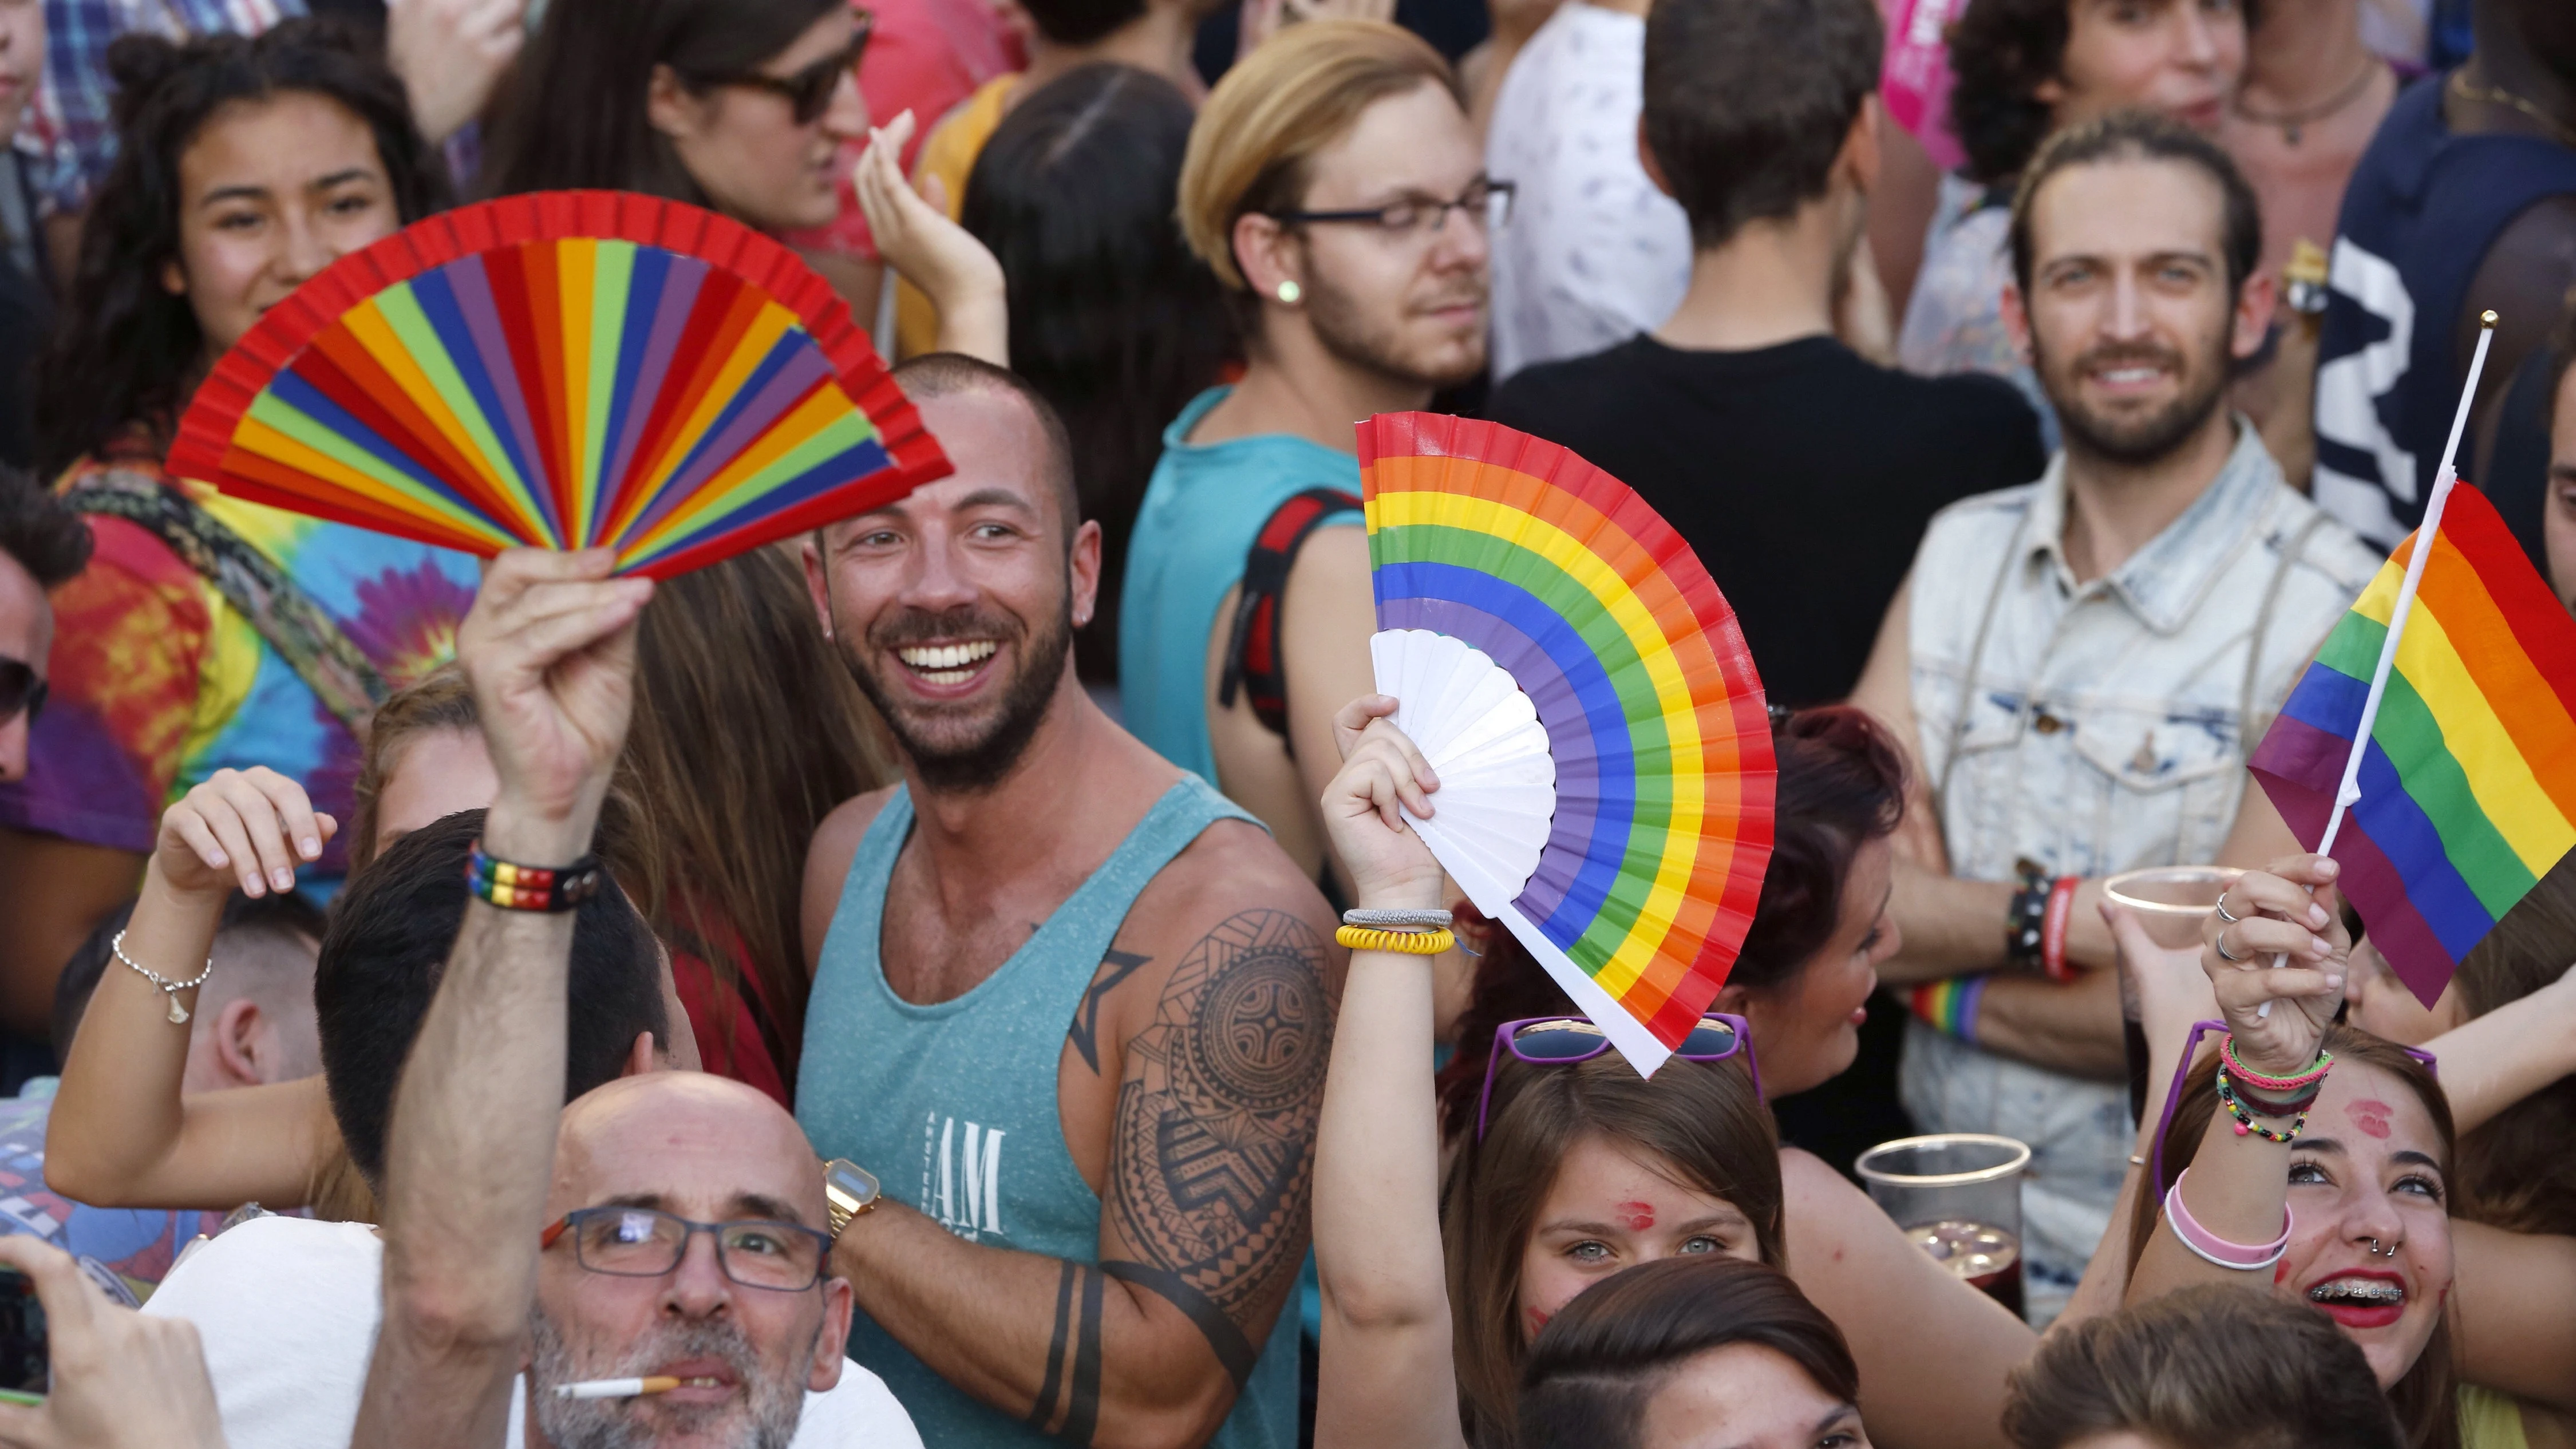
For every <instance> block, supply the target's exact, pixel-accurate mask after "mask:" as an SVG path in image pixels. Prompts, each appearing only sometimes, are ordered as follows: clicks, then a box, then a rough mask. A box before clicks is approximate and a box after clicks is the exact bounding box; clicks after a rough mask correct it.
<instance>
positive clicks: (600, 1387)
mask: <svg viewBox="0 0 2576 1449" xmlns="http://www.w3.org/2000/svg"><path fill="white" fill-rule="evenodd" d="M680 1383H681V1380H679V1379H675V1378H672V1377H671V1376H670V1375H668V1374H656V1375H654V1376H653V1377H651V1378H649V1379H592V1380H590V1381H588V1382H587V1383H578V1384H563V1385H560V1386H559V1387H557V1388H556V1389H555V1397H556V1398H558V1399H634V1398H641V1397H643V1396H644V1395H646V1394H667V1393H669V1392H670V1391H671V1390H673V1389H676V1388H678V1387H679V1386H680Z"/></svg>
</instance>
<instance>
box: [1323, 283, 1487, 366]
mask: <svg viewBox="0 0 2576 1449" xmlns="http://www.w3.org/2000/svg"><path fill="white" fill-rule="evenodd" d="M1307 275H1308V276H1309V277H1311V278H1313V280H1312V281H1310V282H1309V283H1308V284H1307V286H1306V323H1307V325H1308V326H1309V327H1312V328H1313V329H1314V331H1315V341H1316V342H1317V343H1318V344H1319V345H1321V346H1322V347H1323V349H1324V350H1325V351H1326V352H1328V353H1330V354H1332V356H1333V357H1334V359H1335V360H1336V361H1340V362H1345V363H1348V364H1350V365H1351V366H1353V367H1357V368H1360V369H1362V370H1364V371H1367V372H1373V373H1375V374H1377V375H1378V376H1380V377H1384V378H1390V379H1392V380H1394V381H1396V382H1400V383H1404V384H1406V385H1407V386H1410V387H1420V388H1429V389H1431V390H1432V391H1434V392H1437V391H1438V390H1440V389H1441V388H1444V387H1455V386H1457V385H1458V384H1460V383H1462V382H1465V381H1466V380H1467V379H1469V378H1471V377H1474V376H1475V375H1476V374H1477V373H1478V372H1481V371H1483V370H1484V366H1485V354H1484V351H1483V349H1481V348H1479V349H1477V350H1476V352H1475V354H1474V361H1473V362H1472V363H1470V364H1468V365H1465V366H1463V367H1459V368H1455V369H1450V370H1436V369H1426V368H1425V367H1424V366H1423V365H1422V364H1419V363H1416V362H1414V361H1412V360H1410V359H1408V358H1406V357H1405V356H1403V354H1402V353H1401V351H1400V350H1399V349H1398V346H1397V342H1396V338H1397V336H1398V335H1399V333H1400V332H1401V330H1402V329H1401V323H1400V322H1387V321H1385V320H1383V319H1380V318H1376V317H1373V316H1372V315H1371V314H1370V311H1369V309H1368V307H1367V306H1365V305H1364V304H1362V303H1361V302H1359V301H1358V300H1357V299H1355V298H1353V297H1352V296H1351V295H1350V294H1349V293H1348V292H1345V291H1343V290H1342V289H1341V288H1340V287H1338V286H1336V285H1334V283H1333V282H1332V281H1331V280H1330V279H1329V278H1328V277H1326V276H1324V275H1323V274H1322V273H1321V270H1320V269H1318V268H1315V267H1313V266H1311V265H1310V266H1309V267H1308V268H1307ZM1398 305H1407V304H1401V303H1400V304H1398Z"/></svg>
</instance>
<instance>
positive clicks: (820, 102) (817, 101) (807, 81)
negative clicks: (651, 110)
mask: <svg viewBox="0 0 2576 1449" xmlns="http://www.w3.org/2000/svg"><path fill="white" fill-rule="evenodd" d="M851 13H852V15H853V16H854V18H856V19H857V21H858V25H859V28H858V33H857V34H855V35H853V36H851V37H850V43H849V44H848V45H847V46H845V47H843V49H842V51H841V53H840V54H838V55H827V56H825V57H823V58H822V59H821V60H818V61H816V62H814V63H813V64H812V65H809V66H807V67H805V68H804V69H803V70H800V71H798V72H796V73H795V74H794V75H768V74H764V73H763V72H760V71H756V70H746V71H737V72H735V73H733V74H731V75H720V76H717V77H715V78H714V79H713V80H712V81H711V82H709V83H710V84H712V85H720V86H746V87H748V88H750V89H752V90H756V91H767V92H769V93H770V94H771V95H773V96H777V97H779V98H781V99H783V100H785V101H786V102H787V104H788V105H789V106H790V107H791V108H793V110H794V112H795V116H796V124H798V125H800V126H810V125H812V124H814V123H815V122H816V121H819V120H821V119H823V113H824V112H825V111H828V110H830V109H831V108H832V94H833V92H835V91H838V90H839V89H840V88H841V77H843V76H846V75H854V74H856V73H857V72H858V69H859V59H860V57H862V56H864V55H866V54H867V51H868V37H869V36H870V35H872V34H874V33H875V32H876V28H877V17H876V14H875V12H873V11H868V10H856V11H853V12H851Z"/></svg>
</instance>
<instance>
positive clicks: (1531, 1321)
mask: <svg viewBox="0 0 2576 1449" xmlns="http://www.w3.org/2000/svg"><path fill="white" fill-rule="evenodd" d="M1555 1316H1556V1315H1555V1314H1553V1313H1550V1312H1548V1311H1547V1310H1546V1309H1544V1308H1524V1309H1522V1310H1521V1318H1522V1321H1524V1322H1526V1323H1527V1324H1528V1325H1529V1336H1530V1337H1532V1338H1536V1337H1538V1331H1539V1330H1540V1329H1542V1328H1545V1327H1547V1321H1548V1320H1549V1319H1551V1318H1554V1317H1555Z"/></svg>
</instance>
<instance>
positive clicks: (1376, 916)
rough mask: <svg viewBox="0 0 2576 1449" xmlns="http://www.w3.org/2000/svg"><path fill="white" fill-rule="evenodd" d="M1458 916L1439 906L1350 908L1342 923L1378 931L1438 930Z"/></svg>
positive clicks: (1344, 914)
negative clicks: (1418, 908)
mask: <svg viewBox="0 0 2576 1449" xmlns="http://www.w3.org/2000/svg"><path fill="white" fill-rule="evenodd" d="M1455 919H1456V917H1455V916H1454V915H1452V914H1451V913H1450V912H1448V911H1444V910H1439V909H1437V908H1433V909H1429V910H1418V911H1417V910H1388V911H1369V910H1349V911H1344V912H1342V924H1343V925H1345V926H1358V927H1361V928H1362V929H1364V930H1377V931H1436V930H1438V929H1440V928H1441V927H1443V926H1446V925H1448V924H1449V923H1450V922H1451V921H1453V920H1455Z"/></svg>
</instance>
